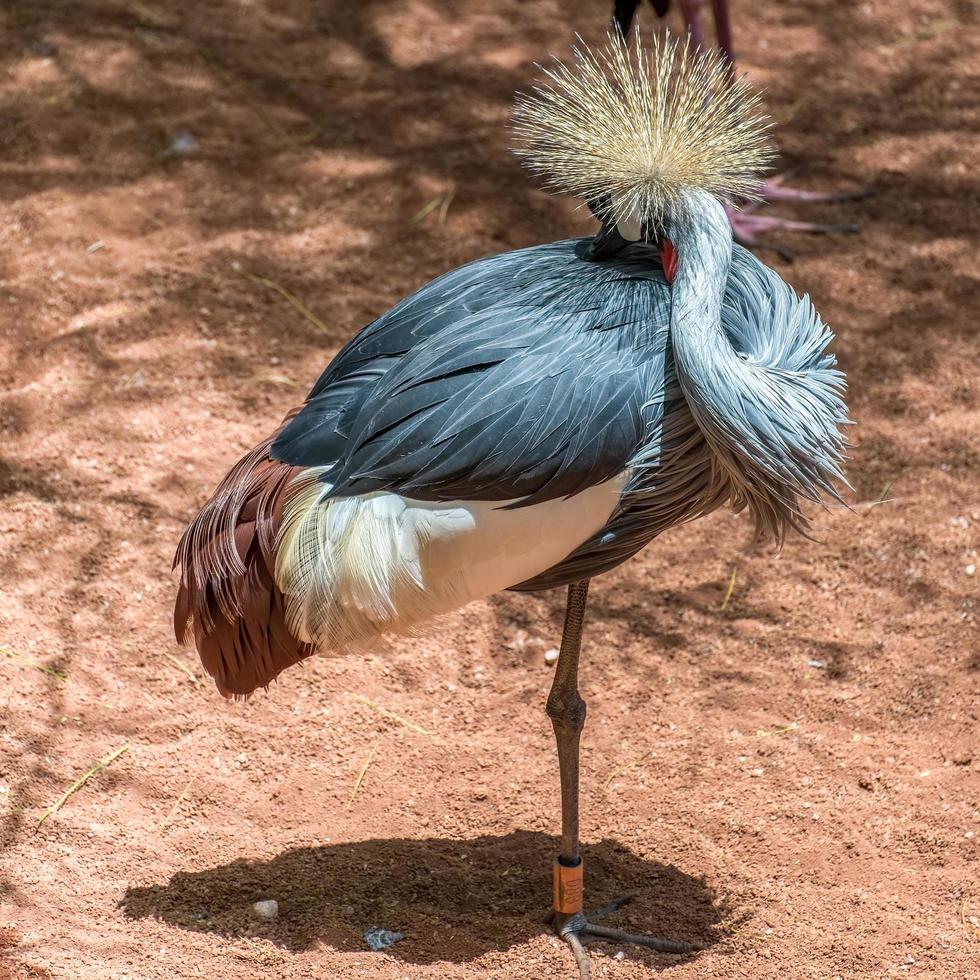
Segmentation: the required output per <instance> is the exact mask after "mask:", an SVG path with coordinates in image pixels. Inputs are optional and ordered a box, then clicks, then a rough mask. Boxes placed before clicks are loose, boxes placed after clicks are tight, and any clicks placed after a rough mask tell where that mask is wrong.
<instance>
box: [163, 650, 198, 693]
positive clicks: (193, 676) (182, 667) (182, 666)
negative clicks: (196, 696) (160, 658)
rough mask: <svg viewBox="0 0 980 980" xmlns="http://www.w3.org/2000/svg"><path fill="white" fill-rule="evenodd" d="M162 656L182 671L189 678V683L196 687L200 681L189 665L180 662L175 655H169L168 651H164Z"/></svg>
mask: <svg viewBox="0 0 980 980" xmlns="http://www.w3.org/2000/svg"><path fill="white" fill-rule="evenodd" d="M164 656H165V657H166V658H167V659H168V660H169V661H170V662H171V663H172V664H173V665H174V666H175V667H176V668H177V669H178V670H181V671H183V672H184V673H185V674H186V675H187V676H188V677H189V678H190V681H191V683H192V684H193V685H194V686H195V687H197V686H198V685H199V684H200V683H201V682H200V680H199V679H198V677H197V674H195V673H194V672H193V671H192V670H191V669H190V667H188V666H187V664H182V663H181V662H180V661H179V660H178V659H177V658H176V657H173V656H171V655H170V654H169V653H165V654H164Z"/></svg>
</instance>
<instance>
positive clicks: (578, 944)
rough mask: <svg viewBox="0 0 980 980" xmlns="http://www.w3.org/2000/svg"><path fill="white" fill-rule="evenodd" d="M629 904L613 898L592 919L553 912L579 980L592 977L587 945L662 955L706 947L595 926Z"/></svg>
mask: <svg viewBox="0 0 980 980" xmlns="http://www.w3.org/2000/svg"><path fill="white" fill-rule="evenodd" d="M630 901H631V898H630V897H629V896H626V897H623V898H617V899H614V900H613V901H612V902H610V903H609V904H608V905H606V906H604V907H603V908H601V909H599V910H598V911H597V912H595V913H593V914H592V915H590V916H586V915H584V914H583V913H582V912H575V913H574V914H572V915H561V914H557V913H552V916H551V920H550V921H551V924H552V926H553V927H554V930H555V932H556V933H558V936H559V938H561V939H563V940H564V941H565V943H567V945H568V947H569V949H571V951H572V955H573V956H574V957H575V962H576V963H577V964H578V972H579V978H580V980H589V978H590V977H591V975H592V967H591V964H590V962H589V954H588V951H587V950H586V948H585V947H586V944H587V943H590V942H605V943H621V944H623V945H627V946H644V947H646V948H647V949H655V950H657V952H660V953H681V954H683V953H696V952H697V951H698V950H700V949H703V948H704V947H703V946H699V945H697V944H696V943H683V942H675V941H674V940H672V939H658V938H657V937H656V936H640V935H636V934H635V933H632V932H624V931H623V930H622V929H610V928H608V927H607V926H600V925H597V924H596V922H597V920H598V919H601V918H602V917H603V916H605V915H609V914H610V913H611V912H615V911H616V910H617V909H621V908H622V907H623V906H624V905H626V904H628V903H629V902H630Z"/></svg>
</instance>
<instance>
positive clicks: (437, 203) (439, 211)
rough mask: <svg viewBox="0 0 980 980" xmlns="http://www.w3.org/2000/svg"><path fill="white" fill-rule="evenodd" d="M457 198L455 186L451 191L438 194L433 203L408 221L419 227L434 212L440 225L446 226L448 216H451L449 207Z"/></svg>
mask: <svg viewBox="0 0 980 980" xmlns="http://www.w3.org/2000/svg"><path fill="white" fill-rule="evenodd" d="M455 196H456V188H455V187H454V186H453V187H450V188H449V190H446V191H443V192H442V193H441V194H436V196H435V197H434V198H432V200H431V201H429V202H427V203H426V204H424V205H423V206H422V207H421V208H419V210H418V211H416V212H415V214H413V215H412V217H411V218H409V219H408V220H409V223H410V224H413V225H417V224H418V223H419V222H420V221H422V220H423V219H425V218H427V217H428V216H429V215H430V214H432V212H433V211H434V212H435V213H436V218H437V220H438V222H439V224H440V225H444V224H445V223H446V215H447V214H449V205H450V204H452V203H453V198H454V197H455Z"/></svg>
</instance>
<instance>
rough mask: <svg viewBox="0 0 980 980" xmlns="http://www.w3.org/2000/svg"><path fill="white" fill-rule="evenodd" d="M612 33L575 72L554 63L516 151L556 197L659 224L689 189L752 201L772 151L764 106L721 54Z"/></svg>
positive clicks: (519, 110) (526, 113)
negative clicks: (566, 196) (732, 72)
mask: <svg viewBox="0 0 980 980" xmlns="http://www.w3.org/2000/svg"><path fill="white" fill-rule="evenodd" d="M634 37H635V38H636V40H635V42H634V43H632V44H631V43H630V42H628V41H625V40H624V39H623V38H622V37H620V36H619V35H618V34H610V35H609V36H608V38H607V41H606V43H605V44H604V45H603V46H602V47H600V48H597V49H594V50H593V49H590V48H589V47H587V46H586V45H585V43H584V42H583V41H582V39H581V38H578V41H579V43H578V44H577V45H575V46H573V48H572V51H573V55H574V64H573V65H572V66H571V67H569V66H568V65H566V64H564V63H563V62H561V61H560V60H558V59H557V58H556V59H555V60H554V62H553V64H552V65H550V66H548V67H545V66H539V67H541V70H542V72H543V73H544V78H543V79H542V81H541V83H540V84H538V85H536V86H535V87H534V89H533V90H532V92H531V93H529V94H523V93H522V94H519V95H518V96H517V101H516V104H515V108H514V134H515V135H516V137H517V138H518V140H519V141H520V145H519V146H518V147H517V148H515V152H516V153H517V154H518V155H519V156H520V157H521V158H522V159H523V162H524V164H525V166H527V167H528V168H529V169H530V170H532V171H534V172H535V173H538V174H540V175H542V176H543V177H544V178H545V183H546V186H547V187H548V188H549V189H550V190H554V191H558V192H561V193H568V194H572V195H574V196H576V197H580V198H583V199H585V200H586V201H591V202H592V203H593V205H594V206H595V205H596V204H598V205H599V207H602V208H605V209H606V211H607V213H604V214H601V215H600V217H603V218H607V217H612V218H615V219H616V220H617V221H618V220H620V219H622V218H625V217H626V216H627V215H630V214H632V215H633V216H634V217H637V218H640V219H641V220H653V221H656V220H660V219H662V218H663V217H664V215H665V214H666V212H667V211H668V210H669V209H670V206H671V204H672V203H673V202H674V201H676V200H677V197H678V195H679V194H680V193H681V192H682V191H683V189H684V188H701V189H702V190H706V191H708V192H709V193H711V194H715V195H717V196H719V197H725V198H732V197H740V198H747V199H751V198H752V197H753V196H754V194H755V192H756V190H757V188H758V185H759V183H760V175H761V174H762V173H763V172H764V171H765V170H766V169H768V167H769V165H770V164H771V162H772V160H773V158H774V156H775V149H774V147H773V145H772V143H771V141H770V138H769V131H770V128H771V122H770V121H769V119H768V117H767V116H766V114H765V112H764V110H763V107H762V100H761V98H760V97H759V95H758V94H757V93H756V92H754V91H752V89H751V88H750V87H749V85H748V84H747V82H746V81H745V79H744V78H742V77H740V78H734V79H733V78H732V77H731V75H730V72H729V67H728V65H727V63H726V62H725V60H724V59H723V58H722V57H721V56H720V55H719V54H717V53H715V52H706V51H697V52H694V51H692V50H691V47H690V45H689V44H688V43H687V41H686V40H683V41H678V40H676V39H673V38H668V39H666V40H663V39H660V38H657V37H655V38H654V41H653V44H652V46H651V47H650V48H649V50H647V49H645V48H644V47H643V45H642V44H641V43H640V41H639V34H638V33H637V34H635V35H634Z"/></svg>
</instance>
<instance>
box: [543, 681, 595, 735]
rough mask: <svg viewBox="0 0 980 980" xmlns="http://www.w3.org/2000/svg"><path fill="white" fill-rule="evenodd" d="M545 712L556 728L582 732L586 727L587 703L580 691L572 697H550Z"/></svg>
mask: <svg viewBox="0 0 980 980" xmlns="http://www.w3.org/2000/svg"><path fill="white" fill-rule="evenodd" d="M545 711H546V712H547V713H548V717H549V718H550V719H551V720H552V722H554V724H555V727H556V728H561V729H564V730H565V731H570V732H580V731H582V729H583V728H584V727H585V711H586V708H585V702H584V701H583V700H582V698H581V696H580V695H579V693H578V691H575V692H573V694H572V695H571V697H560V696H559V697H554V696H552V697H549V698H548V703H547V705H545Z"/></svg>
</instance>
